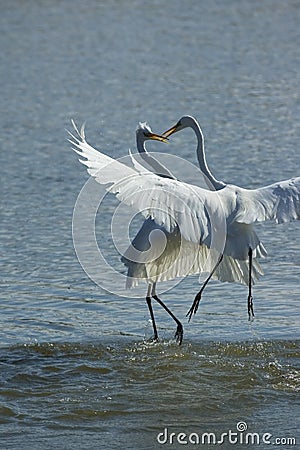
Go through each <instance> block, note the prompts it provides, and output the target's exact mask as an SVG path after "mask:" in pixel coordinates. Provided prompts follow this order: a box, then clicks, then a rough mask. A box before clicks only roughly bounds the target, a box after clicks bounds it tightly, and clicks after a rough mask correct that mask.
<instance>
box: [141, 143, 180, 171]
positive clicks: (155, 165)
mask: <svg viewBox="0 0 300 450" xmlns="http://www.w3.org/2000/svg"><path fill="white" fill-rule="evenodd" d="M136 145H137V149H138V152H139V153H140V155H141V157H142V158H143V160H144V161H145V162H146V163H147V164H149V166H150V167H152V169H153V170H154V173H155V174H156V175H159V176H161V177H166V178H172V179H174V180H176V178H175V177H174V175H173V174H172V173H171V172H170V171H169V170H168V169H167V168H166V167H165V166H164V165H163V164H161V163H160V162H159V161H157V159H155V158H154V156H152V155H150V154H149V153H148V152H147V150H146V147H145V140H144V139H140V138H139V136H137V140H136Z"/></svg>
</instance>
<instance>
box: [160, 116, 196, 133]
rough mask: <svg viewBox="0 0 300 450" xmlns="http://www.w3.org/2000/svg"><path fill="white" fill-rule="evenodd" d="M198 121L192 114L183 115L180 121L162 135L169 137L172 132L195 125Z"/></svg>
mask: <svg viewBox="0 0 300 450" xmlns="http://www.w3.org/2000/svg"><path fill="white" fill-rule="evenodd" d="M195 123H196V120H195V119H194V117H192V116H182V117H181V118H180V119H179V120H178V122H177V123H176V124H175V125H173V126H172V127H171V128H169V129H168V130H166V131H165V132H164V133H163V134H162V136H164V137H169V136H171V134H174V133H177V132H178V131H181V130H183V129H184V128H188V127H193V126H194V125H195Z"/></svg>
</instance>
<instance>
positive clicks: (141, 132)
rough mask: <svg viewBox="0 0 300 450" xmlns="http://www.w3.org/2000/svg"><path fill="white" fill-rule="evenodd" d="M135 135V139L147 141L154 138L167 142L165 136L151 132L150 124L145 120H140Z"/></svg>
mask: <svg viewBox="0 0 300 450" xmlns="http://www.w3.org/2000/svg"><path fill="white" fill-rule="evenodd" d="M136 137H137V139H140V140H142V141H148V140H154V141H161V142H165V143H167V142H168V139H167V137H166V136H162V135H160V134H156V133H153V131H152V130H151V128H150V126H149V125H148V124H147V122H140V123H139V125H138V127H137V129H136Z"/></svg>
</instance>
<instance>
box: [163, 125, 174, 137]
mask: <svg viewBox="0 0 300 450" xmlns="http://www.w3.org/2000/svg"><path fill="white" fill-rule="evenodd" d="M176 131H177V123H176V125H174V126H173V127H171V128H169V129H168V130H167V131H165V132H164V133H163V134H162V136H164V137H166V138H167V137H169V136H171V134H173V133H175V132H176Z"/></svg>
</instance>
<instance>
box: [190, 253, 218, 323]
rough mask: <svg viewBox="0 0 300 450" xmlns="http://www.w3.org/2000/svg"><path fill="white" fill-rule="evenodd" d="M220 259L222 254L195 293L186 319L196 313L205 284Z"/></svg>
mask: <svg viewBox="0 0 300 450" xmlns="http://www.w3.org/2000/svg"><path fill="white" fill-rule="evenodd" d="M222 259H223V255H221V256H220V258H219V259H218V261H217V264H216V265H215V267H214V268H213V270H212V271H211V272H210V274H209V276H208V277H207V279H206V280H205V282H204V283H203V286H202V288H201V289H200V291H199V292H198V294H197V295H196V297H195V300H194V302H193V304H192V306H191V307H190V309H189V310H188V312H187V315H186V316H187V317H188V318H189V320H188V321H190V320H191V318H192V315H193V314H196V312H197V310H198V307H199V303H200V300H201V296H202V292H203V291H204V289H205V288H206V285H207V284H208V282H209V280H210V279H211V277H212V276H213V274H214V273H215V271H216V270H217V267H218V266H219V264H220V263H221V261H222Z"/></svg>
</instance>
